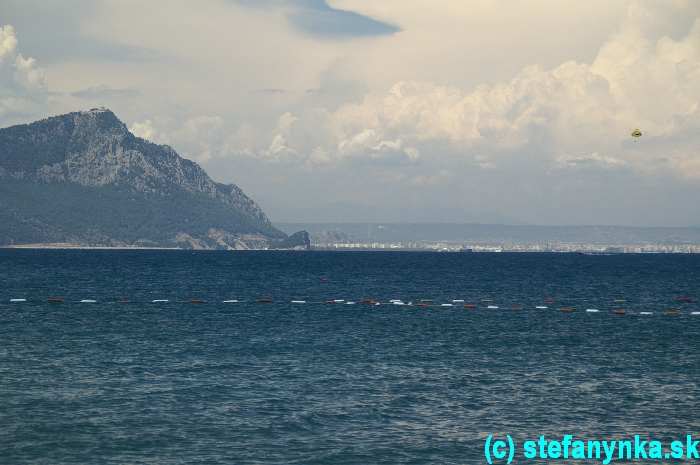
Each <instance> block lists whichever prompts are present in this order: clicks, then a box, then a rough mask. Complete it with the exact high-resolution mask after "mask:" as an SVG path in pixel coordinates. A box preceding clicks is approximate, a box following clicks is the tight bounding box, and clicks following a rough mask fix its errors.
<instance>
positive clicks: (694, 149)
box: [0, 0, 700, 226]
mask: <svg viewBox="0 0 700 465" xmlns="http://www.w3.org/2000/svg"><path fill="white" fill-rule="evenodd" d="M0 28H1V29H0V127H6V126H9V125H13V124H18V123H24V122H29V121H33V120H36V119H39V118H43V117H46V116H49V115H53V114H60V113H66V112H69V111H75V110H83V109H87V108H92V107H97V106H105V107H108V108H110V109H112V110H113V111H114V112H115V113H116V114H117V115H118V116H119V117H120V118H121V119H122V120H124V121H125V122H126V123H127V125H128V127H129V128H130V130H131V131H132V132H134V133H135V134H136V135H138V136H140V137H143V138H145V139H148V140H151V141H153V142H156V143H162V144H168V145H171V146H172V147H173V148H175V149H176V150H177V151H178V152H179V153H180V154H181V155H183V156H184V157H187V158H190V159H193V160H195V161H197V162H198V163H199V164H201V165H202V167H203V168H204V169H206V170H207V171H208V172H209V174H210V175H211V176H212V177H213V178H215V180H217V181H221V182H232V183H236V184H237V185H239V186H240V187H241V188H242V189H243V190H244V191H245V192H246V193H247V194H249V195H250V196H251V197H252V198H253V199H255V200H256V201H257V202H259V203H260V205H261V206H262V208H263V209H264V210H265V212H266V213H267V214H268V215H269V216H270V218H271V219H272V220H273V221H274V222H277V223H279V222H341V221H347V222H455V223H485V224H488V223H491V224H493V223H495V224H532V225H557V224H561V225H583V224H603V225H634V226H697V225H698V224H700V221H699V220H698V218H700V202H698V201H697V199H699V198H700V2H695V1H690V0H663V1H652V0H616V1H603V0H591V1H589V2H559V1H554V0H532V1H529V2H504V1H502V0H474V1H467V2H456V1H450V0H436V1H430V2H428V1H426V0H384V1H375V0H328V1H326V0H202V1H199V2H196V3H194V2H166V1H165V0H154V1H151V2H147V3H145V4H144V3H143V2H137V1H135V0H120V1H111V0H102V1H88V0H66V1H64V2H44V1H39V0H4V1H3V2H2V3H0ZM635 129H639V130H640V131H641V133H642V135H641V137H632V132H633V131H634V130H635Z"/></svg>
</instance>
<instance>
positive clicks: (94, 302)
mask: <svg viewBox="0 0 700 465" xmlns="http://www.w3.org/2000/svg"><path fill="white" fill-rule="evenodd" d="M80 303H81V304H96V303H97V301H96V300H92V299H83V300H81V301H80Z"/></svg>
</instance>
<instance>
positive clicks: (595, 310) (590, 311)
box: [586, 308, 600, 313]
mask: <svg viewBox="0 0 700 465" xmlns="http://www.w3.org/2000/svg"><path fill="white" fill-rule="evenodd" d="M586 312H588V313H598V312H600V310H598V309H597V308H587V309H586Z"/></svg>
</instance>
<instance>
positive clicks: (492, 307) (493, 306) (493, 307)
mask: <svg viewBox="0 0 700 465" xmlns="http://www.w3.org/2000/svg"><path fill="white" fill-rule="evenodd" d="M486 308H489V309H491V310H496V309H498V305H489V306H488V307H486Z"/></svg>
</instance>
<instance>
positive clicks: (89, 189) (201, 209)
mask: <svg viewBox="0 0 700 465" xmlns="http://www.w3.org/2000/svg"><path fill="white" fill-rule="evenodd" d="M27 243H32V244H37V243H66V244H75V245H82V246H114V247H131V246H141V247H179V248H194V249H264V248H308V245H309V241H308V234H306V233H305V232H303V231H302V232H300V233H298V234H295V235H293V236H291V237H289V236H287V235H286V234H285V233H283V232H282V231H280V230H278V229H277V228H275V227H274V226H273V225H272V223H271V222H270V220H269V219H268V218H267V216H265V213H263V211H262V210H261V209H260V207H259V206H258V205H257V204H256V203H255V202H254V201H253V200H252V199H250V198H249V197H248V196H246V195H245V194H244V193H243V191H242V190H241V189H240V188H238V187H237V186H235V185H233V184H228V185H227V184H220V183H217V182H214V181H213V180H212V179H211V178H210V177H209V176H208V175H207V173H206V172H205V171H204V170H203V169H202V168H201V167H200V166H199V165H197V164H196V163H194V162H192V161H190V160H186V159H184V158H182V157H180V156H179V155H178V154H177V153H176V152H175V150H173V149H172V148H171V147H168V146H166V145H157V144H153V143H151V142H148V141H146V140H144V139H141V138H139V137H136V136H134V135H133V134H131V133H130V132H129V130H128V129H127V127H126V125H124V123H122V122H121V121H120V120H119V119H118V118H117V117H116V116H115V115H114V113H112V112H111V111H109V110H106V109H102V108H100V109H93V110H90V111H82V112H75V113H69V114H66V115H61V116H55V117H51V118H48V119H45V120H41V121H37V122H34V123H31V124H24V125H19V126H12V127H9V128H4V129H0V245H17V244H27Z"/></svg>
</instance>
